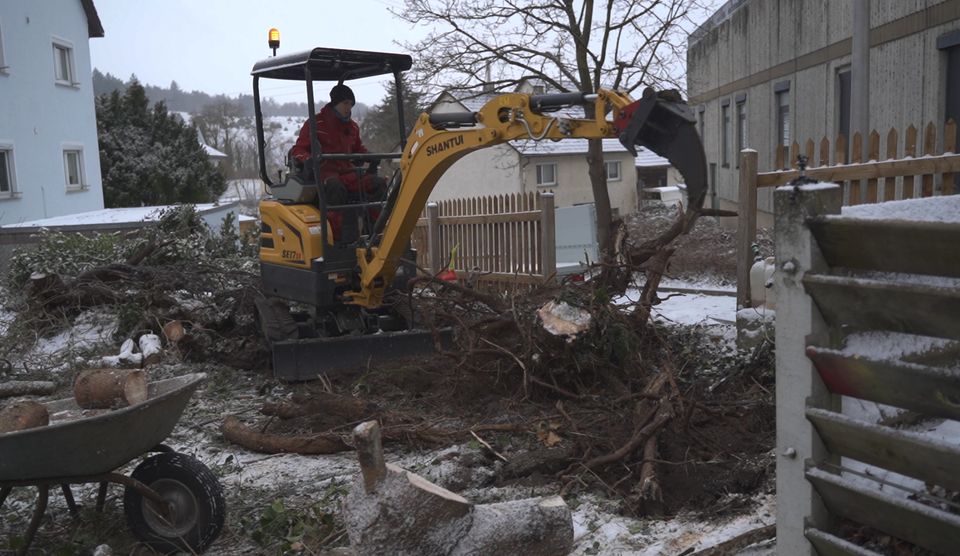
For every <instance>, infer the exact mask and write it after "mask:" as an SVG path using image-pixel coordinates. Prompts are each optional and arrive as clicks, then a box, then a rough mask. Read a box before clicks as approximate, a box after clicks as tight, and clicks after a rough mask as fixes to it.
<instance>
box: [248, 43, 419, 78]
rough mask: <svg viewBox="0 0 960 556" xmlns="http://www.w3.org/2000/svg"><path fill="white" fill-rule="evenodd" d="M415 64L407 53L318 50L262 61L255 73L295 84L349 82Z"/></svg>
mask: <svg viewBox="0 0 960 556" xmlns="http://www.w3.org/2000/svg"><path fill="white" fill-rule="evenodd" d="M412 65H413V60H412V59H411V58H410V56H408V55H406V54H390V53H387V52H366V51H363V50H343V49H339V48H314V49H313V50H307V51H305V52H296V53H294V54H286V55H284V56H274V57H272V58H267V59H266V60H260V61H259V62H257V63H256V64H254V65H253V71H252V72H251V74H252V75H253V76H254V77H262V78H266V79H287V80H291V81H306V80H308V79H310V80H313V81H347V80H350V79H360V78H362V77H375V76H377V75H386V74H395V73H397V72H404V71H407V70H408V69H410V67H411V66H412Z"/></svg>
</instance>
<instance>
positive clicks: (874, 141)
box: [866, 130, 880, 203]
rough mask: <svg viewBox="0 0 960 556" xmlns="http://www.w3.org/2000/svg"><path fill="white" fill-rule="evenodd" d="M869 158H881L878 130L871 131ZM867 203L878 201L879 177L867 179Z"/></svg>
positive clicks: (868, 146) (868, 149) (868, 145)
mask: <svg viewBox="0 0 960 556" xmlns="http://www.w3.org/2000/svg"><path fill="white" fill-rule="evenodd" d="M867 160H880V134H879V133H877V130H873V131H871V132H870V139H869V142H868V144H867ZM866 195H867V199H866V202H867V203H876V202H877V199H878V197H877V178H870V179H868V180H867V192H866Z"/></svg>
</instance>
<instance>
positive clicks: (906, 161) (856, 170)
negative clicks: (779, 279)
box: [757, 153, 960, 199]
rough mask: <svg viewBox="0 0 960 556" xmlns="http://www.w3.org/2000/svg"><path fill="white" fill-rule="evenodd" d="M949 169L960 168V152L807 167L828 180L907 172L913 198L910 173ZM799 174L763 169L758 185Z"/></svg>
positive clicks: (908, 195)
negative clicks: (854, 163) (855, 163)
mask: <svg viewBox="0 0 960 556" xmlns="http://www.w3.org/2000/svg"><path fill="white" fill-rule="evenodd" d="M905 154H907V153H905ZM947 172H960V155H956V154H946V155H940V156H934V157H924V158H901V159H898V160H886V161H882V162H864V163H862V164H857V165H855V166H853V165H845V166H827V167H825V168H810V169H808V170H807V176H809V177H811V178H814V179H816V180H819V181H824V182H839V181H846V180H858V179H869V178H889V177H897V176H906V177H904V181H903V188H904V194H903V196H904V198H907V199H909V198H913V180H912V178H911V177H910V176H914V175H919V174H924V173H927V174H944V173H947ZM798 175H800V173H799V172H798V171H796V170H789V171H783V172H762V173H760V174H758V175H757V187H774V186H780V185H784V184H786V183H787V182H789V181H790V180H792V179H794V178H796V177H797V176H798ZM908 189H909V190H908Z"/></svg>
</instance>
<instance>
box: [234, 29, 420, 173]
mask: <svg viewBox="0 0 960 556" xmlns="http://www.w3.org/2000/svg"><path fill="white" fill-rule="evenodd" d="M412 65H413V59H412V58H410V56H408V55H406V54H393V53H388V52H368V51H364V50H344V49H340V48H314V49H313V50H307V51H304V52H296V53H293V54H286V55H283V56H274V57H271V58H267V59H265V60H260V61H259V62H257V63H255V64H254V65H253V70H251V72H250V74H251V75H252V76H253V102H254V113H255V116H256V125H257V156H258V159H259V162H260V178H261V179H262V180H263V182H264V183H265V184H266V185H267V186H268V187H274V186H276V185H279V184H277V183H275V182H274V181H273V180H272V179H271V177H270V176H269V174H268V172H267V164H266V157H265V154H264V150H265V141H264V133H263V129H264V126H263V112H262V109H261V96H260V80H261V79H281V80H286V81H302V82H304V83H305V85H306V97H307V110H308V113H307V114H304V118H305V119H306V120H307V121H309V122H313V121H314V120H315V117H316V114H317V107H316V105H315V103H314V91H313V83H314V82H315V81H321V82H331V83H333V84H336V83H343V82H345V81H350V80H354V79H362V78H365V77H376V76H379V75H393V77H394V81H395V87H396V93H397V94H396V98H397V115H398V121H397V125H398V126H399V131H400V137H401V138H406V136H407V129H406V123H405V122H404V121H403V108H402V107H403V91H402V87H401V86H400V76H401V75H402V73H403V72H405V71H407V70H409V69H410V67H411V66H412ZM331 87H332V85H331ZM321 94H323V95H324V96H326V91H322V93H321ZM311 125H312V124H311ZM315 134H316V133H315V132H314V135H315ZM314 146H315V145H311V147H312V148H311V151H312V155H311V158H312V163H314V164H316V163H318V162H319V160H321V159H322V158H323V155H322V154H321V153H319V152H316V150H315V149H314V148H313V147H314ZM401 148H402V145H401ZM334 156H336V155H332V156H331V158H333V157H334ZM341 156H342V155H341ZM396 157H399V154H397V155H396V156H392V155H373V154H370V155H355V156H352V157H351V158H353V159H355V160H381V159H384V158H396Z"/></svg>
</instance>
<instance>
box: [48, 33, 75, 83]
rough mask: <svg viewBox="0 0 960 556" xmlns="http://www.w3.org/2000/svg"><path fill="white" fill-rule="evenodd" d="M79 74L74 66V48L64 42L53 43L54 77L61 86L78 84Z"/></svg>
mask: <svg viewBox="0 0 960 556" xmlns="http://www.w3.org/2000/svg"><path fill="white" fill-rule="evenodd" d="M76 75H77V72H76V70H75V68H74V65H73V48H72V47H71V46H70V45H69V44H66V43H64V42H61V41H54V43H53V76H54V79H55V80H56V82H57V83H58V84H60V85H70V86H74V85H76V84H77V79H76Z"/></svg>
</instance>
